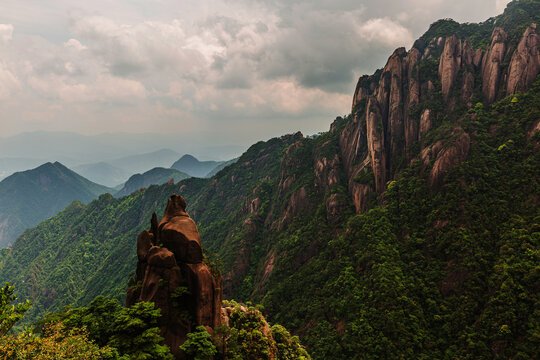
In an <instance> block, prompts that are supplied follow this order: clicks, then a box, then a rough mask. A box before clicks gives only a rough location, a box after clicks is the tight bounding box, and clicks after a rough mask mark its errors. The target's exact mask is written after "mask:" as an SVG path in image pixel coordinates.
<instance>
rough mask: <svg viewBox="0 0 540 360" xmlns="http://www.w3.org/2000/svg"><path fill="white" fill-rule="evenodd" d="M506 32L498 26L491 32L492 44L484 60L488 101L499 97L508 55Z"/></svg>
mask: <svg viewBox="0 0 540 360" xmlns="http://www.w3.org/2000/svg"><path fill="white" fill-rule="evenodd" d="M506 40H507V39H506V33H505V32H504V30H503V29H502V28H499V27H496V28H495V29H494V30H493V33H492V34H491V44H490V46H489V48H488V49H487V52H486V54H485V55H484V56H483V61H482V92H483V93H484V97H485V98H486V101H487V102H488V103H492V102H493V101H495V99H496V98H497V93H498V91H499V82H500V80H501V64H502V62H503V60H504V56H505V55H506Z"/></svg>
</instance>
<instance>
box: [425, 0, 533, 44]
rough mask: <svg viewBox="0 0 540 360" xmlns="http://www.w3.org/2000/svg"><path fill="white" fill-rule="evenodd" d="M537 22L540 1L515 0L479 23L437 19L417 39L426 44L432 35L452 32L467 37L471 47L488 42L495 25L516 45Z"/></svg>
mask: <svg viewBox="0 0 540 360" xmlns="http://www.w3.org/2000/svg"><path fill="white" fill-rule="evenodd" d="M531 23H535V24H540V2H539V1H538V0H518V1H511V2H510V3H508V5H507V7H506V9H505V11H504V13H503V14H501V15H499V16H496V17H493V18H490V19H488V20H486V21H484V22H481V23H477V24H476V23H463V24H460V23H458V22H456V21H454V20H452V19H441V20H438V21H436V22H434V23H433V24H431V26H430V27H429V30H428V31H426V33H424V35H422V37H421V38H420V39H421V40H422V41H423V42H425V43H427V42H429V41H431V40H432V39H433V38H438V37H441V36H442V37H447V36H451V35H455V36H456V37H457V38H458V39H469V41H470V42H471V44H472V46H473V47H474V48H485V47H486V46H487V45H489V42H490V39H491V33H492V32H493V29H494V28H495V27H501V28H503V29H504V31H505V32H506V33H507V34H508V36H509V39H510V43H511V44H512V46H516V44H517V43H518V41H519V39H520V38H521V35H523V32H524V31H525V28H526V27H527V26H528V25H529V24H531Z"/></svg>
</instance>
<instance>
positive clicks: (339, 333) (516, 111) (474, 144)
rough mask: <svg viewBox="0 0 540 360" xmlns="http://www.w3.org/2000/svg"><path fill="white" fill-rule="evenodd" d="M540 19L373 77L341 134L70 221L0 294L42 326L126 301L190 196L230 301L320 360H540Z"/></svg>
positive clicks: (533, 14) (535, 10) (105, 200)
mask: <svg viewBox="0 0 540 360" xmlns="http://www.w3.org/2000/svg"><path fill="white" fill-rule="evenodd" d="M538 14H540V2H539V1H538V0H536V1H532V0H521V1H515V2H512V3H511V4H510V5H509V6H508V8H507V10H506V12H505V13H504V14H503V15H501V16H499V17H497V18H495V19H492V20H489V21H487V22H486V23H483V24H478V25H473V24H466V25H460V24H457V23H454V22H451V21H448V20H445V21H442V22H437V23H435V24H434V25H433V26H432V28H431V29H430V30H429V31H428V32H427V33H426V35H424V36H423V37H422V39H420V40H419V41H417V42H416V43H415V45H414V47H413V48H412V49H411V50H410V51H406V50H405V49H398V50H396V52H395V53H394V54H393V55H392V56H391V57H390V59H389V60H388V63H387V64H386V66H385V67H384V68H383V69H381V70H379V71H377V72H376V73H375V74H374V75H372V76H364V77H361V78H360V80H359V82H358V86H357V89H356V91H355V93H354V98H353V109H352V113H351V115H350V116H347V117H345V118H338V119H336V120H335V121H334V122H333V123H332V125H331V127H330V131H329V132H327V133H324V134H322V135H321V136H319V137H317V138H315V139H312V138H304V137H303V136H302V134H300V133H297V134H294V135H289V136H284V137H282V138H276V139H271V140H269V141H268V142H260V143H257V144H255V145H253V146H252V147H251V148H250V149H249V150H248V151H247V152H246V153H244V154H243V155H242V156H241V157H240V158H239V159H238V161H237V162H236V163H234V164H232V165H230V166H228V167H226V168H224V169H223V170H221V171H220V172H219V173H217V174H216V175H215V176H214V177H213V178H211V179H195V178H191V179H186V180H183V181H181V182H180V183H179V184H177V185H171V184H165V185H162V186H151V187H149V188H148V189H147V190H145V191H142V192H138V193H135V194H132V195H131V196H129V197H126V198H123V199H119V200H114V199H112V198H110V197H107V196H102V197H101V198H100V199H99V200H98V201H95V202H93V203H91V204H89V205H88V206H86V207H81V210H80V211H81V212H80V213H77V214H78V215H75V214H73V215H72V214H70V213H69V212H68V209H66V211H64V212H62V213H60V214H59V215H58V216H57V217H55V218H53V219H51V220H49V221H47V222H44V223H42V224H40V225H39V226H38V227H36V228H35V229H32V230H29V231H27V232H25V234H24V236H23V237H21V238H19V240H18V241H17V243H16V244H15V245H14V248H13V250H12V251H11V253H9V254H4V255H3V256H2V257H0V277H1V278H0V281H4V280H12V281H14V282H15V283H16V285H17V286H18V287H19V286H20V287H22V288H23V289H24V291H25V293H24V294H21V297H22V298H24V297H32V298H34V299H36V303H37V304H39V306H40V308H39V309H38V310H37V311H36V312H34V313H33V314H34V315H36V314H37V313H39V312H40V311H41V312H43V311H46V309H51V308H58V307H60V306H61V305H62V304H68V303H70V302H71V303H74V304H85V303H87V302H89V301H90V300H91V299H92V298H93V297H94V296H95V295H98V294H101V293H106V294H113V295H114V294H116V295H117V296H121V294H122V292H120V287H122V286H123V284H124V283H122V281H125V279H126V278H127V274H128V271H129V270H128V269H131V268H133V264H134V263H135V258H136V255H135V241H134V239H135V234H136V233H137V232H139V231H140V230H141V229H142V228H144V227H147V226H148V224H146V222H147V220H146V218H145V217H147V216H148V215H149V214H150V213H151V212H152V211H154V210H157V212H160V211H162V209H163V206H164V202H165V201H166V199H167V197H168V196H169V195H170V194H171V193H172V192H179V193H181V194H182V195H183V196H184V197H185V198H186V201H187V203H188V212H189V213H190V215H191V216H192V217H193V219H194V220H195V221H196V222H197V225H198V227H199V232H200V234H201V240H202V243H203V245H204V246H205V247H206V248H208V249H210V250H211V251H212V252H216V253H218V254H219V256H220V258H221V259H222V262H223V264H222V269H223V271H222V272H223V275H224V295H225V297H229V298H231V297H232V298H236V299H239V300H242V301H247V300H252V301H255V302H260V303H262V304H263V305H264V306H265V313H266V315H268V317H269V319H270V320H271V321H275V322H279V323H282V324H284V325H286V326H287V327H288V328H290V329H292V330H293V331H294V332H295V333H297V334H299V335H300V336H301V338H302V341H303V343H305V344H307V345H308V351H309V353H310V354H311V355H312V356H313V358H314V359H351V358H354V359H373V358H384V359H388V358H423V359H433V358H444V359H454V358H474V359H493V358H501V359H502V358H515V359H534V358H539V357H540V353H539V350H538V349H540V342H539V340H538V339H539V334H540V315H539V313H538V311H537V309H539V308H540V295H539V291H538V289H539V288H540V275H539V274H540V273H539V271H538V264H539V263H540V208H539V206H538V205H539V194H540V180H539V179H540V152H539V149H540V132H539V130H540V80H539V79H538V76H537V75H538V72H539V71H540V57H539V55H538V54H539V53H538V47H539V40H538V35H537V30H536V26H535V25H534V24H533V23H532V22H531V21H532V20H535V19H536V18H537V16H538ZM535 21H536V20H535ZM456 24H457V25H456ZM500 26H502V27H500ZM517 31H520V33H519V36H517V35H515V34H517ZM486 34H487V35H486ZM72 211H75V210H73V209H72ZM98 214H99V215H98ZM142 215H144V216H143V217H141V216H142ZM98 216H103V217H104V219H106V221H101V220H99V219H98V218H97V217H98ZM87 218H88V219H89V220H88V221H86V220H84V219H87ZM92 219H94V220H92ZM141 222H142V223H141ZM132 229H134V230H132ZM44 238H47V239H49V242H47V244H49V243H50V245H47V246H50V247H48V248H47V249H48V250H46V251H42V253H43V254H44V255H40V254H39V250H38V249H41V247H40V245H39V244H41V243H40V241H41V240H40V239H44ZM57 241H63V242H64V243H65V244H69V246H67V245H62V246H60V245H59V244H60V243H56V242H57ZM25 242H26V243H25ZM64 243H62V244H64ZM31 244H36V245H31ZM59 249H62V250H59ZM94 253H96V254H99V255H100V256H96V257H95V258H93V259H92V260H93V261H96V262H99V264H93V265H91V266H90V268H87V267H86V264H79V263H80V262H81V261H84V259H85V254H86V255H87V256H93V254H94ZM128 254H129V255H128ZM68 258H69V261H64V259H66V260H67V259H68ZM100 259H101V260H100ZM126 263H130V264H129V265H126ZM72 264H73V265H72ZM22 266H24V268H22ZM81 269H82V270H81ZM53 289H54V291H53ZM44 294H46V295H47V296H45V295H44ZM51 294H52V295H51ZM25 295H26V296H25Z"/></svg>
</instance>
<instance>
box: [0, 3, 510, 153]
mask: <svg viewBox="0 0 540 360" xmlns="http://www.w3.org/2000/svg"><path fill="white" fill-rule="evenodd" d="M507 2H508V1H505V0H453V1H445V0H354V1H353V0H299V1H293V0H236V1H233V0H200V1H192V0H189V1H188V0H116V1H109V0H108V1H104V0H92V1H82V0H78V1H75V0H48V1H41V0H2V1H1V3H0V124H1V127H0V137H5V136H10V135H14V134H17V133H20V132H26V131H35V130H50V131H60V130H61V131H73V132H78V133H81V134H98V133H104V132H135V133H144V132H152V133H167V134H178V136H179V139H180V138H185V139H188V138H189V139H191V140H196V141H200V142H208V143H210V144H212V145H220V144H239V145H249V144H251V143H253V142H255V141H258V140H261V139H267V138H269V137H272V136H277V135H280V134H284V133H289V132H293V131H296V130H301V131H302V132H304V134H311V133H316V132H318V131H324V130H327V129H328V126H329V124H330V122H331V121H332V119H333V118H335V117H336V116H337V115H343V114H346V113H347V112H348V111H349V110H350V103H351V97H352V92H353V90H354V86H355V82H356V79H357V78H358V76H359V75H362V74H364V73H372V72H373V71H374V70H375V69H376V68H379V67H382V66H383V65H384V63H385V61H386V59H387V57H388V56H389V55H390V54H391V52H392V51H393V49H395V48H396V47H399V46H405V47H407V48H409V47H410V46H411V45H412V43H413V41H414V39H415V38H417V37H419V36H420V35H421V34H422V33H423V32H424V31H425V30H426V29H427V27H428V26H429V24H430V23H432V22H434V21H435V20H437V19H439V18H443V17H451V18H453V19H455V20H457V21H460V22H478V21H482V20H485V19H486V18H488V17H491V16H494V15H496V14H498V13H500V12H502V10H503V9H504V7H505V5H506V3H507Z"/></svg>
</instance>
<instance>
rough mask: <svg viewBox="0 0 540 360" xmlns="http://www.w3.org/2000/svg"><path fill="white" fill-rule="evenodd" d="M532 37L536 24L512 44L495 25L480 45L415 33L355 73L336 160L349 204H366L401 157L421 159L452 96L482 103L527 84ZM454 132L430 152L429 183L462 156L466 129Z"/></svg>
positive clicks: (539, 61) (533, 66) (533, 58)
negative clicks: (371, 70)
mask: <svg viewBox="0 0 540 360" xmlns="http://www.w3.org/2000/svg"><path fill="white" fill-rule="evenodd" d="M539 41H540V40H539V37H538V34H537V28H536V25H535V24H531V25H530V26H529V27H528V28H527V29H526V31H525V32H524V34H523V36H522V38H521V40H520V41H519V44H517V47H516V44H514V43H510V40H509V38H508V36H507V34H506V33H505V31H504V30H503V29H502V28H499V27H495V28H494V30H493V32H492V34H491V40H490V42H489V45H488V46H487V47H486V49H485V50H482V49H480V48H479V49H473V46H472V44H471V43H470V41H469V40H466V39H459V38H458V37H457V36H455V35H452V36H449V37H447V38H444V37H437V38H434V39H432V40H431V41H429V42H428V43H426V42H424V41H423V40H418V41H416V42H415V44H414V45H413V47H412V48H411V50H410V51H408V52H407V51H406V50H405V49H404V48H399V49H397V50H396V51H395V52H394V53H393V54H392V55H391V56H390V58H389V59H388V62H387V63H386V65H385V67H384V68H383V69H380V70H377V71H376V72H375V74H373V75H372V76H362V77H360V79H359V80H358V83H357V86H356V89H355V92H354V96H353V101H352V108H353V113H352V121H349V122H348V123H346V124H345V126H344V127H343V128H342V129H341V132H340V134H339V146H340V154H341V165H342V168H343V170H344V173H345V176H346V182H347V184H348V190H349V195H350V196H351V198H352V200H353V203H354V205H355V208H356V211H357V212H361V211H365V210H367V204H368V199H369V198H371V197H372V195H373V193H376V194H377V195H380V194H382V193H383V192H384V191H385V189H386V185H387V182H388V181H390V180H392V179H393V178H394V176H395V174H396V172H397V171H399V169H400V167H402V166H403V164H409V163H411V162H412V161H414V160H415V159H418V158H421V159H425V156H422V154H424V155H425V154H426V153H428V152H430V153H432V150H434V149H435V150H436V149H437V146H435V145H436V144H432V145H430V146H429V149H426V148H425V147H424V146H427V145H424V144H425V139H426V136H427V135H428V133H429V132H430V131H431V130H433V129H434V127H435V124H437V120H438V119H440V118H441V117H443V116H446V117H447V116H448V115H449V114H451V113H452V112H453V111H454V110H455V109H456V107H457V106H458V105H459V104H465V105H466V106H467V107H472V106H473V101H475V100H474V99H475V98H476V97H477V96H478V95H481V96H483V98H484V101H485V102H487V103H488V104H489V103H492V102H494V101H496V100H497V99H499V98H501V97H503V96H506V95H508V94H514V93H516V92H521V91H526V90H527V88H528V87H529V86H530V85H531V83H532V82H534V80H535V79H536V77H537V75H538V73H539V72H540V54H539ZM514 47H516V50H515V51H513V52H512V50H513V48H514ZM505 64H509V65H508V66H505ZM435 65H436V68H435ZM434 77H435V78H434ZM438 94H441V95H438ZM432 104H433V105H432ZM441 104H442V106H441ZM456 121H457V119H456ZM456 128H459V125H458V124H456ZM336 129H337V128H336V126H335V125H333V126H332V127H331V131H336ZM454 140H455V141H458V142H457V143H453V144H445V148H446V150H444V151H441V152H440V153H438V154H437V155H436V156H435V157H431V159H432V160H433V161H434V162H435V163H434V167H433V168H432V169H431V170H430V171H431V172H432V173H431V174H430V175H429V176H430V180H429V182H430V184H431V185H432V186H436V184H438V183H439V182H440V180H441V179H442V177H443V176H444V174H446V173H447V171H448V170H449V169H450V168H451V167H453V166H456V165H458V164H459V163H461V162H463V161H465V160H466V157H467V155H468V147H469V145H468V144H469V142H470V138H469V135H467V134H464V135H462V136H457V137H456V138H455V139H454ZM426 166H427V165H426ZM366 172H372V173H373V177H374V181H373V184H370V183H362V182H358V181H357V180H356V179H359V178H360V177H362V176H359V175H360V174H365V173H366ZM364 180H365V179H364ZM330 203H331V202H330Z"/></svg>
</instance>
